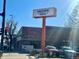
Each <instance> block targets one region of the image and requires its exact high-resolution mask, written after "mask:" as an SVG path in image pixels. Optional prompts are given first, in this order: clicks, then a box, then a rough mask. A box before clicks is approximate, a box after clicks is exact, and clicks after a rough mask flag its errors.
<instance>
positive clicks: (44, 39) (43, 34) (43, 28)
mask: <svg viewBox="0 0 79 59" xmlns="http://www.w3.org/2000/svg"><path fill="white" fill-rule="evenodd" d="M42 18H43V20H42V40H41V49H42V56H44V50H45V43H46V17H42Z"/></svg>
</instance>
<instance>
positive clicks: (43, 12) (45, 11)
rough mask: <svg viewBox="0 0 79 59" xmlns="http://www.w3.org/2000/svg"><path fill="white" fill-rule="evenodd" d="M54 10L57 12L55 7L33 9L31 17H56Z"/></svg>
mask: <svg viewBox="0 0 79 59" xmlns="http://www.w3.org/2000/svg"><path fill="white" fill-rule="evenodd" d="M56 12H57V9H56V8H55V7H51V8H42V9H34V10H33V17H34V18H42V17H56Z"/></svg>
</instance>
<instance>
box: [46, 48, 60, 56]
mask: <svg viewBox="0 0 79 59" xmlns="http://www.w3.org/2000/svg"><path fill="white" fill-rule="evenodd" d="M45 52H46V53H47V55H48V56H49V57H58V56H59V53H60V52H59V50H58V49H57V48H56V47H55V46H46V48H45Z"/></svg>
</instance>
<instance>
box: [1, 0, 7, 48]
mask: <svg viewBox="0 0 79 59" xmlns="http://www.w3.org/2000/svg"><path fill="white" fill-rule="evenodd" d="M5 9H6V0H4V2H3V12H2V13H0V16H2V17H3V20H2V28H1V34H2V35H1V49H2V50H3V39H4V28H5Z"/></svg>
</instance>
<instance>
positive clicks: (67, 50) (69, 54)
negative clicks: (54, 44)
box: [62, 46, 78, 59]
mask: <svg viewBox="0 0 79 59" xmlns="http://www.w3.org/2000/svg"><path fill="white" fill-rule="evenodd" d="M62 50H63V51H64V53H65V57H67V58H69V59H71V58H74V57H75V56H76V55H77V53H78V52H77V51H75V50H73V49H72V48H71V47H68V46H63V47H62Z"/></svg>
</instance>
